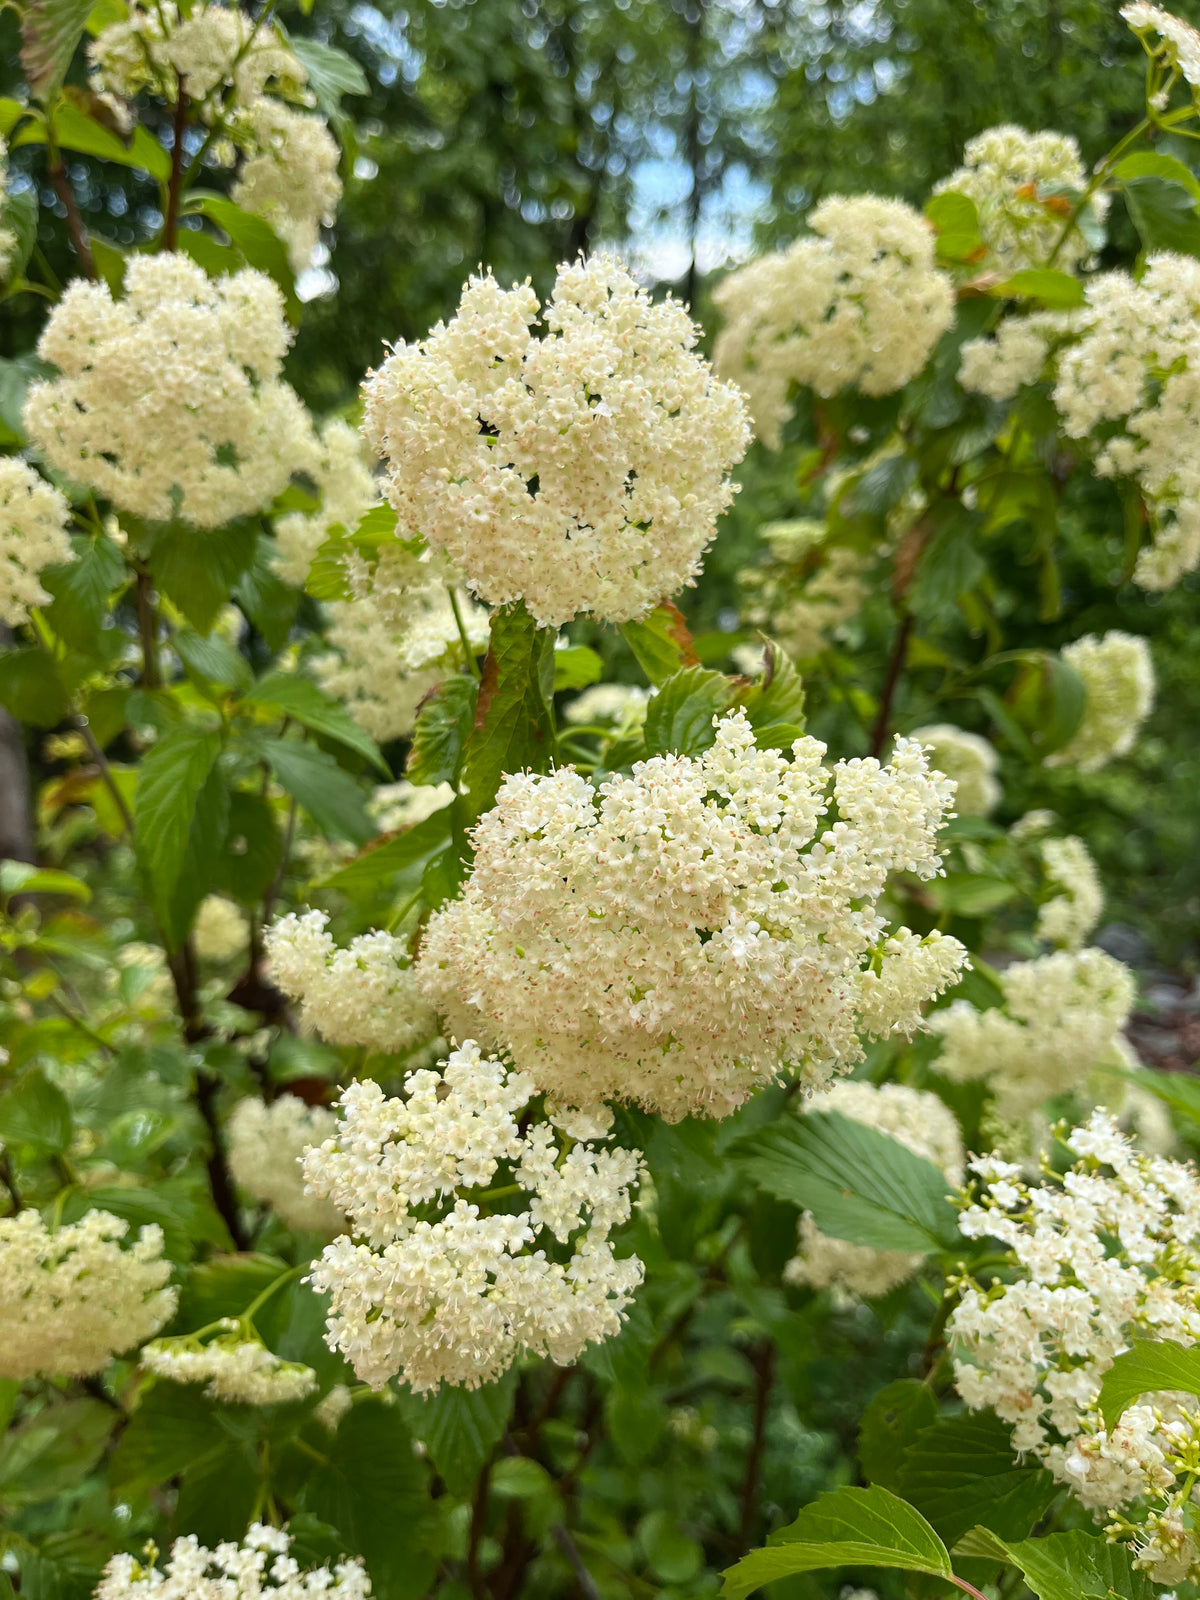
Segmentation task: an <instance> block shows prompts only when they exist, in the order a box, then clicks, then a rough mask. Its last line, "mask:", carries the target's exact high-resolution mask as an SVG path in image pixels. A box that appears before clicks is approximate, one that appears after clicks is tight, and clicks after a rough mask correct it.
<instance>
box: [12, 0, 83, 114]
mask: <svg viewBox="0 0 1200 1600" xmlns="http://www.w3.org/2000/svg"><path fill="white" fill-rule="evenodd" d="M92 5H93V0H27V3H26V5H25V8H24V10H23V11H22V13H21V67H22V69H23V71H24V73H25V76H26V78H27V79H28V80H29V87H30V88H31V89H32V90H33V92H34V94H35V96H36V97H37V98H38V99H39V100H40V101H41V102H42V104H43V105H48V104H49V102H50V101H51V100H52V99H53V98H54V96H55V95H56V94H57V93H58V90H59V87H60V86H61V84H62V81H63V79H64V78H65V77H66V75H67V68H68V67H69V66H70V64H71V57H72V56H73V55H74V54H75V47H76V45H77V44H78V43H79V41H80V39H82V37H83V30H84V27H85V25H86V23H87V19H88V12H89V11H90V10H91V9H92Z"/></svg>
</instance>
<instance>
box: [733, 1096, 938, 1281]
mask: <svg viewBox="0 0 1200 1600" xmlns="http://www.w3.org/2000/svg"><path fill="white" fill-rule="evenodd" d="M739 1150H740V1153H741V1156H742V1164H743V1166H744V1168H745V1170H746V1171H747V1172H748V1173H749V1174H750V1176H751V1177H752V1178H753V1179H754V1181H755V1182H756V1183H758V1184H759V1185H760V1186H761V1187H762V1188H764V1189H766V1190H767V1191H768V1192H769V1193H771V1194H773V1195H775V1196H776V1197H777V1198H778V1199H780V1200H790V1201H791V1202H792V1204H793V1205H798V1206H802V1207H803V1208H804V1209H805V1210H806V1211H811V1212H812V1215H813V1220H814V1221H815V1222H816V1224H817V1226H818V1227H819V1228H820V1229H821V1231H822V1232H823V1233H828V1234H830V1235H832V1237H833V1238H835V1239H849V1240H851V1241H852V1242H853V1243H854V1244H866V1245H870V1246H872V1248H874V1249H876V1250H914V1251H915V1250H920V1251H926V1252H928V1251H930V1250H939V1249H944V1248H950V1247H953V1245H954V1244H955V1243H956V1242H957V1240H958V1230H957V1227H956V1219H955V1213H954V1208H953V1206H952V1205H951V1204H950V1203H949V1202H950V1198H951V1190H950V1185H949V1184H948V1183H947V1182H946V1179H945V1177H944V1176H943V1174H942V1173H941V1172H940V1171H939V1169H938V1168H937V1167H935V1166H934V1164H933V1162H932V1161H925V1160H924V1159H922V1157H920V1156H916V1155H914V1154H913V1153H912V1151H911V1150H908V1149H906V1148H905V1146H904V1145H902V1144H900V1143H899V1142H898V1141H897V1140H895V1139H892V1138H890V1137H889V1136H888V1135H887V1134H886V1133H880V1132H879V1131H878V1130H877V1129H875V1128H868V1127H866V1126H864V1124H863V1123H861V1122H854V1121H853V1120H852V1119H851V1118H849V1117H844V1116H842V1115H841V1113H840V1112H837V1111H810V1112H808V1113H806V1114H805V1115H804V1116H798V1117H797V1116H790V1115H789V1116H785V1117H783V1118H782V1119H781V1120H780V1121H778V1122H775V1123H772V1124H771V1125H770V1126H768V1127H767V1128H765V1129H763V1131H762V1132H761V1133H759V1134H756V1135H755V1136H754V1137H753V1138H751V1139H747V1140H746V1141H745V1142H744V1143H743V1144H741V1145H740V1146H739Z"/></svg>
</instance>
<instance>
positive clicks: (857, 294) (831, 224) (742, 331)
mask: <svg viewBox="0 0 1200 1600" xmlns="http://www.w3.org/2000/svg"><path fill="white" fill-rule="evenodd" d="M807 222H808V226H809V229H810V230H811V234H810V236H808V237H805V238H802V239H798V240H797V241H796V243H795V244H793V245H791V246H789V248H788V249H787V250H784V251H777V252H775V253H774V254H771V255H767V256H761V257H760V258H759V259H758V260H757V261H752V262H750V263H749V265H748V266H745V267H741V268H739V269H738V271H736V272H733V273H731V274H730V275H729V277H728V278H726V279H725V281H724V282H723V283H722V284H721V285H720V286H719V287H718V288H717V289H716V290H715V291H714V294H713V299H714V301H715V302H716V305H717V308H718V309H719V310H720V312H721V314H722V316H723V317H724V319H725V325H724V327H723V328H722V330H721V333H720V334H719V335H718V337H717V344H716V354H715V361H716V366H717V370H718V371H719V372H722V373H724V374H725V375H726V376H728V377H730V378H734V379H736V380H737V382H738V383H740V384H741V385H742V387H743V388H744V389H745V390H746V392H747V394H748V395H749V397H750V408H751V411H752V413H753V416H754V425H755V431H756V432H757V434H758V436H759V438H760V439H762V440H763V442H764V443H765V444H767V445H769V446H770V447H771V448H772V449H778V447H779V443H780V430H781V428H782V426H783V424H784V423H785V422H786V421H787V420H788V419H789V417H790V416H791V415H792V407H791V403H790V398H789V391H790V388H791V385H792V384H794V383H798V384H805V385H807V386H808V387H810V388H812V389H815V390H816V392H817V393H818V394H819V395H832V394H836V393H837V392H838V391H839V390H841V389H847V388H849V387H850V386H851V385H857V386H858V388H860V389H861V390H862V392H863V393H864V394H868V395H881V394H891V393H893V391H895V390H896V389H900V388H902V387H903V386H904V385H905V384H906V383H907V382H908V381H909V379H910V378H913V377H915V376H916V374H917V373H918V372H920V370H921V368H922V367H923V366H924V365H925V363H926V361H927V360H928V359H929V355H930V352H931V351H932V350H933V347H934V345H935V344H936V343H937V342H938V340H939V339H940V338H941V336H942V334H943V333H945V331H946V329H947V328H948V327H949V326H950V324H951V322H952V321H953V318H954V292H953V289H952V287H951V284H950V280H949V278H948V277H947V276H946V275H945V273H943V272H940V271H939V270H938V268H937V266H936V264H935V259H934V237H933V233H932V230H931V229H930V227H929V224H928V223H927V222H926V221H925V219H924V217H922V216H921V215H920V213H919V212H917V211H914V210H913V209H912V207H911V206H908V205H905V204H904V203H903V201H900V200H882V199H880V198H879V197H878V196H876V195H860V196H858V197H857V198H855V199H852V200H847V199H842V198H840V197H836V196H835V197H832V198H830V199H828V200H823V201H822V202H821V204H820V205H819V206H817V207H816V209H815V210H814V211H812V212H811V213H810V214H809V216H808V218H807Z"/></svg>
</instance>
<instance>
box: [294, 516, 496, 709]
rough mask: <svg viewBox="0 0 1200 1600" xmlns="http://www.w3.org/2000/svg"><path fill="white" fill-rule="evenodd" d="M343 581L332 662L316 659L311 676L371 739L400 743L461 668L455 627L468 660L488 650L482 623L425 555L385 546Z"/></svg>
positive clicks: (333, 624) (333, 623) (351, 567)
mask: <svg viewBox="0 0 1200 1600" xmlns="http://www.w3.org/2000/svg"><path fill="white" fill-rule="evenodd" d="M346 573H347V577H348V580H349V583H350V586H351V588H352V590H353V591H354V599H353V600H335V601H332V602H331V603H330V605H329V615H330V624H329V627H328V629H327V630H326V635H325V636H326V638H327V639H328V641H329V643H330V644H331V645H333V646H334V649H335V650H336V651H337V654H335V655H328V656H322V657H320V658H319V659H318V660H317V661H315V662H314V663H313V670H314V672H315V673H316V676H317V680H318V682H319V683H320V684H321V687H322V688H323V689H324V690H325V691H326V693H327V694H331V695H333V696H334V697H335V698H336V699H339V700H342V701H344V702H345V705H346V709H347V710H348V711H349V712H350V715H351V716H352V717H353V718H354V720H355V721H356V722H357V723H358V724H359V725H360V727H362V728H365V729H366V731H367V732H368V733H369V734H371V735H372V736H373V737H374V738H376V739H380V740H388V739H398V738H403V737H404V736H406V735H407V734H410V733H411V732H412V730H413V726H414V724H415V722H416V719H417V709H418V707H419V706H420V704H421V701H422V700H423V699H424V698H425V696H426V695H427V694H428V693H429V691H430V690H431V689H433V688H435V687H436V686H437V685H438V684H439V683H440V682H441V681H442V679H443V678H445V677H446V676H447V675H448V674H450V673H453V672H457V671H458V670H459V669H460V667H461V666H462V663H463V645H462V636H461V634H460V633H459V619H460V618H461V620H462V626H463V632H464V633H465V634H466V636H467V643H468V645H469V646H470V648H471V650H472V652H473V653H474V652H478V651H479V650H481V649H482V648H483V647H484V646H485V645H486V643H487V639H488V627H489V622H488V615H487V613H486V612H485V611H484V610H483V609H482V608H481V607H479V606H476V605H472V604H471V603H470V601H469V600H467V599H466V597H465V596H463V595H462V594H461V593H458V594H456V595H455V599H454V601H452V600H451V596H450V590H449V589H448V588H447V586H446V583H445V582H444V581H443V579H442V577H441V575H440V574H439V572H438V569H437V567H436V566H435V564H434V563H433V562H432V561H430V560H429V557H428V553H423V554H421V555H416V554H413V553H412V552H411V551H410V550H409V549H408V548H407V547H406V546H405V545H403V544H401V543H399V542H396V543H395V544H394V545H391V546H385V547H384V548H383V550H381V552H380V554H379V558H378V560H377V561H376V562H375V564H374V566H373V567H372V566H370V565H368V563H367V562H366V561H365V560H364V559H362V558H361V557H359V556H351V557H350V558H349V559H348V560H347V562H346ZM455 603H457V605H458V617H456V616H455V614H454V605H455Z"/></svg>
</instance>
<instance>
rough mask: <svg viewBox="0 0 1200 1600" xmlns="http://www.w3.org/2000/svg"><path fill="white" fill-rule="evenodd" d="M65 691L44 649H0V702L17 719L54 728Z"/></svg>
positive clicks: (61, 711)
mask: <svg viewBox="0 0 1200 1600" xmlns="http://www.w3.org/2000/svg"><path fill="white" fill-rule="evenodd" d="M68 698H69V697H68V691H67V688H66V685H65V684H64V683H63V681H62V677H61V675H60V674H59V670H58V667H57V666H56V664H55V662H54V660H53V659H52V658H51V657H50V656H49V655H47V653H46V651H45V650H41V649H38V648H36V647H31V648H29V649H27V650H5V651H3V652H0V706H3V707H4V708H5V709H6V710H7V711H11V712H12V714H13V716H14V717H15V718H16V719H17V721H18V722H27V723H31V724H32V725H33V727H35V728H53V727H54V725H55V724H56V723H58V722H61V721H62V719H63V717H64V716H65V715H66V712H67V704H68Z"/></svg>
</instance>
